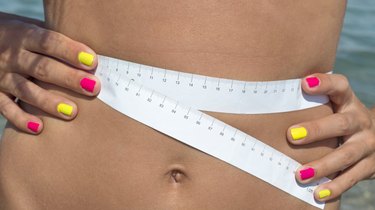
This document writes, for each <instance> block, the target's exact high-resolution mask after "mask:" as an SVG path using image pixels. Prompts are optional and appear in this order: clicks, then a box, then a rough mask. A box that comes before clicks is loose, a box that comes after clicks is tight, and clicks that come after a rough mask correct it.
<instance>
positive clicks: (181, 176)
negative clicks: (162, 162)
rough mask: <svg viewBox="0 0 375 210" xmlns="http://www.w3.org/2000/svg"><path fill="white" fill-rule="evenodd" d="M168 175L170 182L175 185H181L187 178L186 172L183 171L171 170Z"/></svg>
mask: <svg viewBox="0 0 375 210" xmlns="http://www.w3.org/2000/svg"><path fill="white" fill-rule="evenodd" d="M168 175H169V181H170V182H171V183H174V184H181V183H183V182H184V180H185V179H186V178H187V177H186V174H185V172H184V171H182V170H181V169H171V170H170V171H169V172H168Z"/></svg>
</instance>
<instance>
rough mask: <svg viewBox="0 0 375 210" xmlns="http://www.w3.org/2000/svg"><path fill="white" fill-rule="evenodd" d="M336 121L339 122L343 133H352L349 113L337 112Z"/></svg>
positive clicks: (338, 125)
mask: <svg viewBox="0 0 375 210" xmlns="http://www.w3.org/2000/svg"><path fill="white" fill-rule="evenodd" d="M336 123H337V127H338V128H339V130H340V133H342V134H343V135H345V134H349V133H350V131H351V126H350V119H349V117H348V116H347V115H344V114H337V119H336Z"/></svg>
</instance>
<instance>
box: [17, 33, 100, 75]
mask: <svg viewBox="0 0 375 210" xmlns="http://www.w3.org/2000/svg"><path fill="white" fill-rule="evenodd" d="M27 37H28V38H27V39H26V40H25V43H24V44H25V49H27V50H29V51H32V52H38V53H41V54H44V55H48V56H51V57H54V58H57V59H61V60H63V61H65V62H67V63H69V64H71V65H73V66H75V67H78V68H81V69H85V70H92V69H94V68H95V66H96V65H97V63H98V61H97V56H96V54H95V52H94V51H93V50H92V49H90V48H89V47H87V46H86V45H84V44H82V43H79V42H76V41H74V40H72V39H70V38H69V37H67V36H65V35H63V34H60V33H58V32H54V31H50V30H47V29H43V28H40V27H38V26H32V27H30V29H29V30H28V31H27Z"/></svg>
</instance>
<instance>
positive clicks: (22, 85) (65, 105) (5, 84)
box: [0, 73, 78, 120]
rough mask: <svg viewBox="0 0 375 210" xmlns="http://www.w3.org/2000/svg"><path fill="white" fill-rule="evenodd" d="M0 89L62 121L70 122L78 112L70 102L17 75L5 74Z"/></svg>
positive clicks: (0, 82)
mask: <svg viewBox="0 0 375 210" xmlns="http://www.w3.org/2000/svg"><path fill="white" fill-rule="evenodd" d="M0 89H2V90H3V91H4V92H7V93H10V94H11V95H13V96H16V97H17V98H19V99H20V100H22V101H25V102H26V103H28V104H31V105H33V106H35V107H38V108H39V109H41V110H43V111H45V112H47V113H50V114H52V115H54V116H56V117H59V118H62V119H66V120H71V119H73V118H74V117H75V116H76V115H77V112H78V109H77V106H76V105H75V103H73V102H72V101H70V100H68V99H66V98H64V97H62V96H59V95H54V94H52V93H50V92H48V91H47V90H44V89H42V88H40V87H39V86H37V85H36V84H34V83H33V82H31V81H29V80H27V79H25V78H24V77H22V76H21V75H19V74H15V73H8V74H6V75H5V76H4V78H3V79H2V80H1V81H0Z"/></svg>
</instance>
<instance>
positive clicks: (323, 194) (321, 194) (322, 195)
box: [319, 189, 331, 199]
mask: <svg viewBox="0 0 375 210" xmlns="http://www.w3.org/2000/svg"><path fill="white" fill-rule="evenodd" d="M328 196H331V190H328V189H325V190H321V191H319V198H320V199H322V198H326V197H328Z"/></svg>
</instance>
